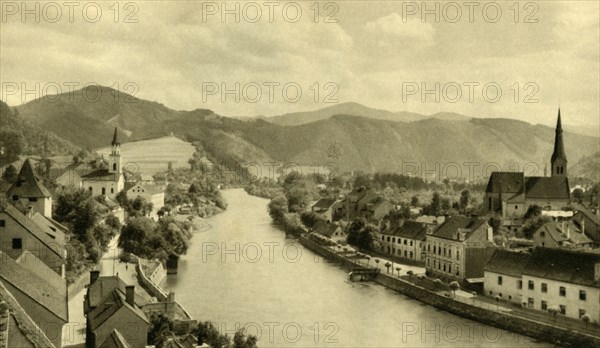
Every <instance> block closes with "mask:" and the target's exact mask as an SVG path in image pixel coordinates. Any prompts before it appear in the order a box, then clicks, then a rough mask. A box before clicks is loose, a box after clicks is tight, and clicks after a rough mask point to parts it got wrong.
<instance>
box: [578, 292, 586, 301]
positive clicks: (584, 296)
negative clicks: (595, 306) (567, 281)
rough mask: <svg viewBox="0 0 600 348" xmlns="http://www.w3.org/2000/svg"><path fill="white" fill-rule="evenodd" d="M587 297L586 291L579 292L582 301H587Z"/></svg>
mask: <svg viewBox="0 0 600 348" xmlns="http://www.w3.org/2000/svg"><path fill="white" fill-rule="evenodd" d="M586 297H587V296H586V293H585V290H579V299H580V300H581V301H585V300H586Z"/></svg>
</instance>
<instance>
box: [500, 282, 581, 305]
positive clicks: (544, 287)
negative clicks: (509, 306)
mask: <svg viewBox="0 0 600 348" xmlns="http://www.w3.org/2000/svg"><path fill="white" fill-rule="evenodd" d="M502 282H503V278H502V276H498V285H502ZM522 288H523V281H522V280H518V281H517V289H522ZM527 288H528V289H529V290H535V283H534V281H533V280H530V281H528V282H527ZM540 288H541V291H542V293H544V294H546V293H548V284H547V283H541V286H540ZM558 295H559V296H561V297H566V296H567V288H565V287H564V286H559V287H558ZM579 299H580V300H581V301H585V300H586V299H587V294H586V292H585V290H579Z"/></svg>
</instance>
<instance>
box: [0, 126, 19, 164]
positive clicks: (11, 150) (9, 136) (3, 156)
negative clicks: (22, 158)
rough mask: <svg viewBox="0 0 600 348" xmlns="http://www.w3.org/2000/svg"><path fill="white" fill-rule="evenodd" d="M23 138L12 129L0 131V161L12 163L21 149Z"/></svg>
mask: <svg viewBox="0 0 600 348" xmlns="http://www.w3.org/2000/svg"><path fill="white" fill-rule="evenodd" d="M23 147H24V144H23V138H22V137H21V135H20V134H19V133H17V132H14V131H12V130H2V131H0V163H3V164H4V163H12V162H14V161H16V160H17V159H19V155H20V154H21V152H22V151H23Z"/></svg>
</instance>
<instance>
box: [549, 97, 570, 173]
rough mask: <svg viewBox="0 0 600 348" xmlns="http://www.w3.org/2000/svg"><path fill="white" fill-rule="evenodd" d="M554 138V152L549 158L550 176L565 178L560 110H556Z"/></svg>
mask: <svg viewBox="0 0 600 348" xmlns="http://www.w3.org/2000/svg"><path fill="white" fill-rule="evenodd" d="M555 132H556V133H555V136H554V152H553V153H552V157H551V158H550V165H551V167H552V176H567V155H566V154H565V145H564V143H563V130H562V124H561V121H560V108H558V120H557V121H556V131H555Z"/></svg>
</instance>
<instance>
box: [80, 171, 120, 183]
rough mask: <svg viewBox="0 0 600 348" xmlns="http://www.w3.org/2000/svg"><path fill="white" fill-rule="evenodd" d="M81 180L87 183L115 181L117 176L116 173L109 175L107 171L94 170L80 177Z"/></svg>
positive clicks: (117, 178)
mask: <svg viewBox="0 0 600 348" xmlns="http://www.w3.org/2000/svg"><path fill="white" fill-rule="evenodd" d="M81 178H82V179H83V180H87V181H117V180H119V175H118V174H117V173H110V172H109V171H108V169H106V168H104V169H96V170H94V171H93V172H91V173H88V174H85V175H82V176H81Z"/></svg>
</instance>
